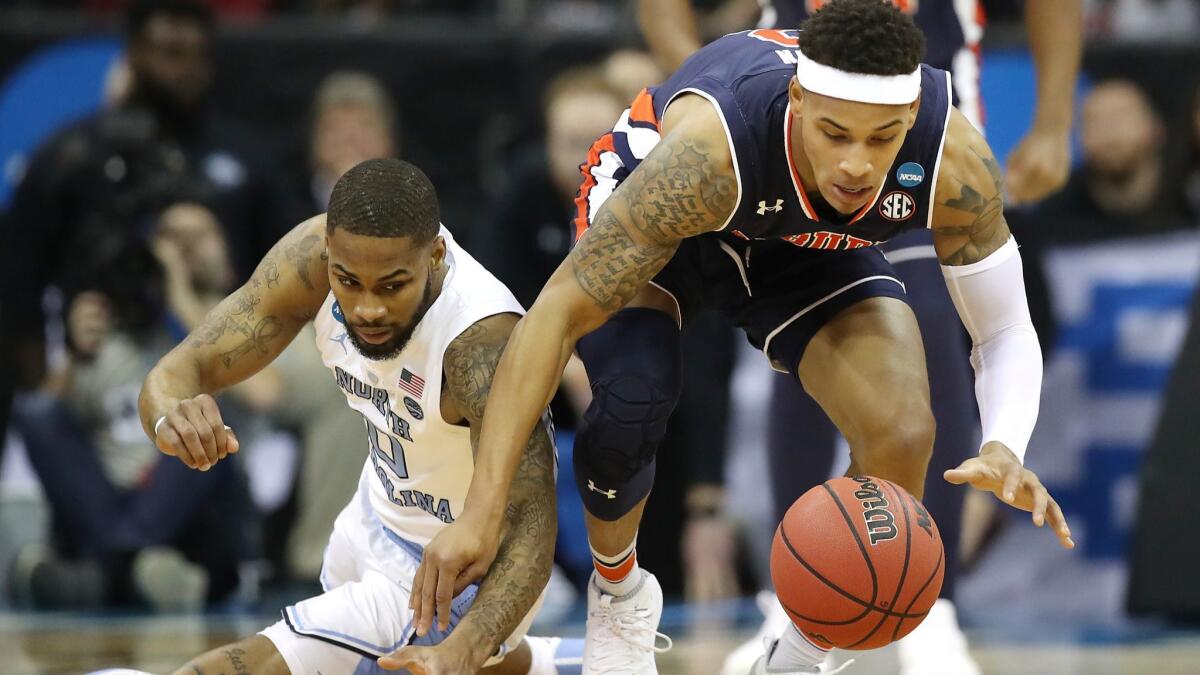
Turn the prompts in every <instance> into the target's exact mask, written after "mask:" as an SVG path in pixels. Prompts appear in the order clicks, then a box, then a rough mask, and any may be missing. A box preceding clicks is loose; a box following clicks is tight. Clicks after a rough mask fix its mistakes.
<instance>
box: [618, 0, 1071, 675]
mask: <svg viewBox="0 0 1200 675" xmlns="http://www.w3.org/2000/svg"><path fill="white" fill-rule="evenodd" d="M736 1H738V2H741V0H736ZM746 3H748V4H754V5H757V3H754V2H753V0H746ZM892 4H894V5H896V7H897V8H898V9H900V11H902V12H905V13H906V14H910V15H912V17H913V21H914V22H915V23H916V24H917V27H918V28H920V29H921V31H922V32H923V33H924V34H925V38H926V44H927V46H928V48H927V51H926V54H925V63H926V64H928V65H931V66H933V67H935V68H940V69H942V70H946V71H949V72H950V73H951V83H952V88H953V92H954V102H955V106H956V107H958V109H959V110H960V111H961V112H962V113H963V115H964V116H965V117H966V118H967V119H968V120H969V121H970V122H972V123H973V124H974V125H975V127H976V128H978V129H980V130H983V128H984V127H983V105H982V102H981V99H980V94H979V66H980V64H979V42H980V40H981V39H982V36H983V35H982V34H983V21H982V14H983V12H982V8H981V6H980V3H979V2H976V1H975V0H968V1H967V2H957V1H955V0H922V1H921V2H916V1H915V0H892ZM823 5H824V0H773V1H772V2H769V3H766V4H764V6H763V9H762V15H761V19H760V21H759V27H760V28H792V27H795V26H798V25H799V24H800V23H801V22H802V21H804V20H805V19H807V18H808V17H809V16H810V15H811V14H812V12H815V11H818V10H819V9H820V8H821V7H822V6H823ZM1081 5H1082V1H1081V0H1030V2H1027V3H1026V7H1025V24H1026V26H1027V28H1028V32H1029V40H1030V50H1031V52H1032V55H1033V61H1034V64H1035V65H1036V69H1037V81H1038V97H1037V108H1036V111H1035V114H1034V120H1033V124H1032V126H1031V127H1030V129H1029V131H1028V132H1027V133H1026V135H1025V137H1024V138H1023V139H1022V140H1021V142H1020V143H1019V144H1018V145H1017V148H1016V149H1015V150H1014V151H1013V153H1012V154H1011V155H1010V156H1009V158H1008V162H1007V164H1008V175H1007V180H1006V187H1007V193H1008V197H1009V201H1010V203H1013V202H1031V201H1037V200H1040V199H1042V198H1044V197H1045V196H1047V195H1048V194H1050V193H1051V192H1054V191H1057V190H1058V189H1059V188H1060V187H1062V185H1063V183H1064V182H1065V181H1066V178H1067V172H1068V168H1069V157H1070V154H1069V136H1070V129H1071V117H1072V113H1073V94H1074V85H1075V80H1076V77H1077V75H1078V70H1079V59H1080V51H1081V43H1082V27H1081V16H1082V7H1081ZM639 10H640V17H641V24H642V30H643V32H644V33H645V34H646V37H647V41H648V42H649V43H650V44H651V45H652V46H653V47H654V49H655V54H656V56H657V57H658V59H659V61H660V62H662V63H664V65H667V66H669V68H670V69H672V70H673V69H674V68H675V67H677V66H678V65H679V63H681V62H682V61H683V59H684V58H686V57H687V56H688V55H689V54H690V53H691V52H692V51H694V50H696V49H699V48H700V42H699V38H698V37H697V31H696V29H695V23H696V22H695V18H694V17H693V15H692V10H691V3H690V2H689V1H688V0H640V2H639ZM1072 27H1073V29H1072ZM932 244H933V239H932V236H931V233H930V231H928V230H913V231H909V232H906V233H904V234H902V235H899V236H897V237H894V238H892V239H890V240H888V241H887V242H885V243H884V244H882V245H881V246H880V248H881V249H882V250H883V253H884V256H886V257H887V258H888V261H889V262H891V263H892V265H893V267H894V269H895V270H896V272H897V274H898V276H897V278H898V279H900V281H901V282H903V283H904V287H905V290H906V294H907V296H908V299H909V303H910V305H911V306H912V308H913V313H914V315H915V316H916V317H917V325H918V326H919V327H920V330H921V337H922V340H923V342H924V346H925V351H926V352H927V353H942V354H945V355H946V357H947V358H938V359H932V360H930V362H929V363H928V364H927V365H928V367H929V381H930V383H931V385H932V386H931V389H930V403H931V408H932V410H933V415H934V419H935V420H936V423H937V436H936V438H935V441H934V445H933V457H932V459H931V461H930V468H931V469H934V470H935V471H940V470H944V469H948V468H952V467H954V466H957V465H958V464H960V463H961V462H962V461H963V460H965V459H966V458H967V457H968V456H969V455H970V453H971V445H972V444H973V443H974V439H975V438H976V437H977V434H978V431H979V430H978V425H977V423H976V422H975V410H974V407H975V406H974V404H973V402H972V401H971V388H972V376H971V371H970V368H969V367H968V354H967V345H966V341H965V340H964V339H963V336H962V328H961V327H960V326H959V325H958V322H957V321H955V320H954V308H953V306H952V303H951V300H950V296H949V294H948V293H947V292H946V287H945V285H944V284H943V283H942V280H941V273H940V271H939V269H938V260H937V257H936V255H935V253H934V249H933V245H932ZM772 379H773V381H772V385H773V392H772V396H771V406H770V412H769V414H768V418H767V419H768V420H769V429H768V433H767V438H768V441H769V442H768V454H769V466H770V472H769V476H770V479H771V482H772V492H773V500H772V503H773V505H774V507H775V515H776V519H777V520H782V519H783V514H784V513H785V512H786V511H787V509H788V507H790V506H791V505H792V503H793V502H794V501H795V500H796V499H797V498H798V497H799V496H800V495H801V494H803V493H804V492H805V491H806V490H807V489H808V488H810V487H812V486H813V485H816V484H818V483H820V482H822V481H824V480H825V479H826V478H828V477H829V474H830V471H831V470H832V468H833V463H834V461H835V457H836V452H837V445H838V439H837V430H836V429H835V428H834V426H833V424H832V423H831V422H830V421H829V419H828V418H827V417H826V415H825V413H824V411H822V410H821V408H820V406H819V405H818V404H817V403H816V402H815V401H813V399H812V398H811V397H810V396H808V395H807V394H805V393H804V390H803V388H802V387H801V386H800V383H799V382H797V381H796V380H793V379H790V378H786V377H776V378H772ZM797 426H801V427H803V428H804V429H805V435H804V444H803V451H798V450H799V448H797V444H796V442H795V428H796V427H797ZM965 495H966V492H964V491H963V490H960V489H957V488H956V487H955V486H953V485H950V484H949V483H946V482H944V481H933V482H931V483H929V484H928V485H927V492H926V494H925V499H924V504H925V507H926V508H927V509H929V513H930V514H931V515H932V516H933V518H934V520H936V521H937V523H938V525H939V528H940V530H941V533H942V536H943V542H944V544H945V549H946V568H945V582H944V583H943V584H942V592H941V599H940V600H939V601H938V602H937V604H936V605H934V608H933V609H932V610H931V611H930V613H929V616H928V617H926V619H925V621H924V622H923V623H922V624H921V626H920V627H919V628H918V629H917V630H915V631H913V633H912V634H911V635H910V636H909V637H907V638H906V639H905V640H903V641H901V642H900V643H899V645H898V656H899V659H900V666H901V673H902V674H903V675H978V674H979V667H978V666H977V665H976V664H975V662H974V660H973V659H972V658H971V656H970V653H969V651H968V650H967V641H966V637H965V636H964V635H963V634H962V631H961V629H960V628H959V626H958V620H957V612H956V610H955V607H954V604H953V598H954V591H955V585H956V584H955V582H956V579H957V574H956V573H957V570H958V550H959V541H960V539H959V536H960V533H961V530H962V525H961V523H962V513H963V499H964V497H965ZM759 604H760V605H761V606H763V607H764V608H767V609H768V610H769V611H767V612H766V614H767V617H768V620H767V621H766V622H765V623H764V626H763V630H764V631H765V632H764V633H761V634H760V635H759V636H756V637H755V639H751V640H749V641H748V642H747V643H746V644H745V645H743V646H742V647H739V648H738V649H737V650H735V651H734V652H733V653H732V654H731V655H730V657H729V659H727V661H726V668H725V671H724V672H725V673H726V674H727V675H732V673H735V672H745V671H746V669H747V667H748V666H749V664H750V663H752V662H753V661H754V659H755V658H757V656H758V652H760V651H761V649H762V639H761V636H762V635H765V634H770V635H772V636H774V635H778V634H779V632H780V631H781V630H783V628H785V627H786V626H787V624H788V619H787V616H786V614H784V611H783V608H782V607H780V606H779V604H778V603H774V602H773V599H772V598H771V597H770V596H769V594H763V597H760V599H759ZM747 659H748V661H747Z"/></svg>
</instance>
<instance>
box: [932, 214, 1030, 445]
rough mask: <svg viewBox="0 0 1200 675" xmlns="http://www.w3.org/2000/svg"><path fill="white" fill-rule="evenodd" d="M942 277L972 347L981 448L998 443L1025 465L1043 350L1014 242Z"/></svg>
mask: <svg viewBox="0 0 1200 675" xmlns="http://www.w3.org/2000/svg"><path fill="white" fill-rule="evenodd" d="M942 276H943V277H945V278H946V287H947V288H948V289H949V290H950V298H951V299H952V300H953V301H954V307H955V308H956V309H957V310H958V315H959V316H960V317H961V318H962V322H963V325H964V326H966V327H967V332H968V333H970V334H971V341H972V342H973V343H974V347H973V348H972V349H971V366H972V367H974V368H975V398H976V399H977V400H978V401H979V416H980V421H981V422H982V426H983V442H984V443H988V442H990V441H999V442H1000V443H1003V444H1004V445H1005V446H1006V447H1007V448H1008V449H1009V450H1012V451H1013V454H1015V455H1016V456H1017V459H1019V460H1021V461H1022V462H1024V460H1025V449H1026V446H1027V445H1028V444H1029V437H1030V435H1031V434H1032V433H1033V426H1034V424H1035V423H1036V422H1037V415H1038V404H1039V402H1040V399H1041V394H1042V350H1041V346H1040V345H1039V344H1038V337H1037V333H1036V332H1034V330H1033V321H1032V320H1030V318H1029V302H1028V300H1026V299H1025V279H1024V276H1023V275H1022V270H1021V254H1020V253H1019V252H1018V251H1017V242H1016V240H1015V239H1013V238H1012V237H1009V239H1008V241H1007V242H1005V243H1004V245H1003V246H1001V247H1000V248H999V249H997V250H996V251H995V252H994V253H992V254H991V255H989V256H988V257H986V258H984V259H983V260H980V261H979V262H976V263H972V264H970V265H961V266H947V265H943V266H942Z"/></svg>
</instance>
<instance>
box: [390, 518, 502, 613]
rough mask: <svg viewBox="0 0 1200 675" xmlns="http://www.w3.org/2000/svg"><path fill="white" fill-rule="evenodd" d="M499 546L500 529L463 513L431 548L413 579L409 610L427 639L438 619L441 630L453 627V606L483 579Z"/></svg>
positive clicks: (440, 535)
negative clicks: (462, 595)
mask: <svg viewBox="0 0 1200 675" xmlns="http://www.w3.org/2000/svg"><path fill="white" fill-rule="evenodd" d="M499 547H500V532H499V528H498V527H495V526H493V525H491V524H490V523H484V522H480V521H477V520H475V519H473V518H472V517H471V515H470V513H469V512H464V513H463V514H462V515H460V516H459V518H458V520H456V521H454V522H453V523H451V524H449V525H447V526H446V527H445V528H444V529H443V530H442V531H441V532H438V533H437V536H435V537H434V538H433V541H431V542H429V545H428V546H426V547H425V556H424V557H423V558H421V565H420V567H418V568H417V574H416V576H415V577H414V578H413V589H412V595H411V596H409V599H408V607H409V609H411V610H413V612H415V615H414V617H413V619H414V621H415V622H416V626H417V635H418V636H421V637H424V636H425V634H426V633H428V632H429V629H430V628H431V627H432V626H433V621H434V618H435V614H436V618H437V622H438V630H443V631H444V630H446V629H447V628H448V627H449V626H450V603H451V602H452V601H453V600H454V597H455V596H456V595H458V594H459V593H461V592H462V590H463V589H464V588H466V587H467V586H469V585H470V584H471V583H472V582H475V581H478V580H479V579H482V578H483V575H484V574H485V573H486V572H487V571H488V568H490V567H491V566H492V561H493V560H495V559H496V551H497V549H499Z"/></svg>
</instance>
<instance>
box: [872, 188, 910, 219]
mask: <svg viewBox="0 0 1200 675" xmlns="http://www.w3.org/2000/svg"><path fill="white" fill-rule="evenodd" d="M916 212H917V203H916V202H915V201H913V198H912V197H910V196H909V195H908V193H907V192H900V191H899V190H897V191H896V192H889V193H888V194H887V196H886V197H884V198H883V199H882V200H881V201H880V202H879V215H881V216H883V217H884V218H887V219H888V220H908V219H909V218H912V216H913V214H914V213H916Z"/></svg>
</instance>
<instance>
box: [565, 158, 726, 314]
mask: <svg viewBox="0 0 1200 675" xmlns="http://www.w3.org/2000/svg"><path fill="white" fill-rule="evenodd" d="M711 154H712V151H711V148H710V147H709V145H708V143H707V142H706V141H703V140H695V139H693V140H685V141H680V142H676V143H673V144H671V145H660V146H659V147H657V148H655V149H654V150H653V151H651V153H650V154H649V156H647V157H646V159H644V160H643V161H642V163H641V164H640V165H639V166H638V167H637V169H635V170H634V172H633V173H632V174H630V176H629V178H627V179H626V181H625V184H623V185H622V186H621V187H620V188H619V189H618V192H617V193H615V194H613V195H612V196H611V197H609V202H608V203H606V204H604V205H603V206H601V207H600V210H599V211H598V212H597V214H596V217H595V220H594V222H593V223H592V225H591V227H589V228H588V231H587V232H586V233H585V234H584V236H583V238H581V239H580V240H579V243H578V244H577V245H576V246H575V248H574V249H573V250H572V252H571V265H572V269H573V270H574V273H575V279H576V280H577V281H578V283H579V285H580V287H581V288H582V289H583V290H584V292H586V293H587V294H588V295H589V296H591V297H592V299H593V300H594V301H595V302H596V304H597V305H598V306H600V307H601V308H603V309H604V310H605V311H609V312H612V311H616V310H617V309H619V308H621V307H622V306H624V305H625V303H627V302H629V300H630V299H632V298H633V296H634V294H636V293H637V291H638V290H639V289H641V287H642V286H643V285H645V283H646V282H647V281H649V280H650V278H651V277H653V276H654V275H655V274H656V273H657V272H658V270H660V269H661V268H662V266H663V265H665V264H666V262H667V261H668V260H670V258H671V256H672V255H674V254H675V249H676V248H677V246H678V243H679V241H680V240H682V239H685V238H687V237H691V236H695V235H698V234H702V233H704V232H710V231H712V230H715V229H717V228H719V227H720V226H721V225H722V224H724V222H725V220H726V219H727V218H728V216H729V214H730V213H731V212H732V211H733V208H734V206H735V205H736V200H737V190H738V187H737V180H736V178H735V177H733V176H732V175H729V174H728V172H727V171H726V170H725V167H722V166H719V165H718V162H717V161H715V160H712V159H711Z"/></svg>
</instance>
